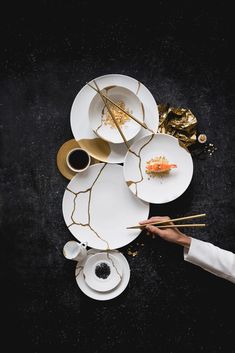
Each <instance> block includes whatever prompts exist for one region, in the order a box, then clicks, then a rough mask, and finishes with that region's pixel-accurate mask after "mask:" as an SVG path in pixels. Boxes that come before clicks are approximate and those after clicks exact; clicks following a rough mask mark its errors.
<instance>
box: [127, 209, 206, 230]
mask: <svg viewBox="0 0 235 353" xmlns="http://www.w3.org/2000/svg"><path fill="white" fill-rule="evenodd" d="M205 216H206V214H205V213H201V214H196V215H193V216H186V217H180V218H173V219H168V220H166V221H161V222H152V223H144V224H139V225H136V226H131V227H127V228H126V229H139V228H145V227H146V226H157V227H158V228H184V227H205V226H206V224H205V223H191V224H168V225H166V223H169V222H176V221H185V220H188V219H194V218H200V217H205Z"/></svg>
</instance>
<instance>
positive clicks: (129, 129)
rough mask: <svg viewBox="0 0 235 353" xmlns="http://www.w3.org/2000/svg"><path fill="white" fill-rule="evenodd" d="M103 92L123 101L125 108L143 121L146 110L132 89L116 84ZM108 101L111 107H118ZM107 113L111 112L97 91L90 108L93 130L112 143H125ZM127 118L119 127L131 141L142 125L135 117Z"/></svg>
mask: <svg viewBox="0 0 235 353" xmlns="http://www.w3.org/2000/svg"><path fill="white" fill-rule="evenodd" d="M101 92H102V93H103V94H104V95H106V96H107V97H109V98H110V99H112V100H113V101H114V102H116V103H119V104H120V102H123V103H124V104H125V108H124V109H125V110H126V111H129V113H131V114H132V115H133V116H134V117H136V118H137V119H138V120H140V121H141V122H143V118H144V116H143V114H144V112H143V109H142V103H141V101H140V100H139V98H138V97H137V95H136V94H134V93H133V92H132V91H130V90H129V89H127V88H125V87H120V86H116V87H111V88H109V89H106V88H104V89H103V90H102V91H101ZM107 103H108V104H109V107H110V108H111V109H112V108H113V109H117V108H116V107H115V106H113V105H112V104H111V103H109V102H107ZM121 113H122V112H121ZM122 114H123V113H122ZM107 115H109V112H108V110H107V108H106V107H105V104H104V102H103V100H102V98H101V97H100V95H99V94H98V93H97V94H96V95H95V96H94V98H93V99H92V101H91V104H90V108H89V118H90V124H91V127H92V129H93V131H94V132H95V133H96V134H97V135H98V136H99V137H101V138H102V139H103V140H105V141H108V142H112V143H123V138H122V136H121V135H120V132H119V131H118V129H117V127H116V126H115V125H114V123H113V121H112V120H111V122H112V125H110V124H107V122H106V117H107ZM127 119H128V120H127V121H126V122H125V123H124V124H123V125H120V124H119V127H120V129H121V130H122V133H123V135H124V136H125V138H126V140H127V141H129V140H131V139H132V138H134V137H135V136H136V135H137V134H138V132H139V131H140V128H141V126H140V125H139V124H138V123H136V122H135V121H134V120H133V119H131V118H128V116H127Z"/></svg>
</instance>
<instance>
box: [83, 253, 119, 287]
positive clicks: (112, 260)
mask: <svg viewBox="0 0 235 353" xmlns="http://www.w3.org/2000/svg"><path fill="white" fill-rule="evenodd" d="M102 264H106V265H107V266H108V268H109V271H110V274H109V275H108V276H107V278H100V277H98V276H97V275H96V269H97V266H100V265H102ZM83 273H84V276H85V281H86V283H87V284H88V286H89V287H91V288H92V289H94V290H97V291H99V292H107V291H109V290H111V289H113V288H115V287H116V286H117V285H118V284H119V283H120V282H121V280H122V267H121V265H120V263H119V261H118V260H117V259H116V257H115V256H113V255H112V254H110V253H109V252H101V253H97V254H95V255H93V256H90V257H89V258H88V259H87V261H86V263H85V266H84V268H83Z"/></svg>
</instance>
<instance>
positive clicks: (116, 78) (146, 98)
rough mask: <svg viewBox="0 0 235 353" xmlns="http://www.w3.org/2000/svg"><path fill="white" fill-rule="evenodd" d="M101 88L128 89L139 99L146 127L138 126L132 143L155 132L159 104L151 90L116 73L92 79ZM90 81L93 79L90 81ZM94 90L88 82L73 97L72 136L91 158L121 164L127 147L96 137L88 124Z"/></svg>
mask: <svg viewBox="0 0 235 353" xmlns="http://www.w3.org/2000/svg"><path fill="white" fill-rule="evenodd" d="M95 81H96V83H97V84H98V86H99V88H100V89H101V90H102V89H103V88H105V87H106V89H107V88H109V87H111V86H122V87H124V88H127V89H129V90H130V91H132V92H133V93H134V94H136V95H137V97H138V98H139V99H140V101H141V102H142V109H143V114H144V118H143V120H144V122H145V123H146V125H147V126H148V129H144V128H141V129H140V132H139V133H138V134H137V135H136V136H135V138H134V139H132V140H131V141H132V143H133V142H134V141H136V140H138V139H140V138H141V137H143V136H146V135H150V134H152V133H153V132H154V133H156V132H157V130H158V124H159V115H158V107H157V104H156V102H155V99H154V98H153V96H152V94H151V93H150V91H149V90H148V89H147V88H146V87H145V86H144V85H143V84H142V83H140V82H139V81H137V80H136V79H134V78H132V77H129V76H125V75H119V74H110V75H104V76H100V77H98V78H96V79H95ZM90 84H91V85H92V84H93V81H90ZM96 94H97V93H96V92H95V91H94V90H93V89H92V88H91V87H89V86H88V85H85V86H84V87H83V88H82V89H81V90H80V91H79V92H78V94H77V96H76V97H75V99H74V102H73V105H72V108H71V114H70V124H71V129H72V133H73V135H74V138H75V139H76V140H77V141H78V143H79V145H80V146H81V148H84V149H85V150H86V151H87V152H88V153H89V154H90V155H91V156H92V157H94V158H96V159H98V160H100V161H103V162H108V163H123V161H124V158H125V155H126V152H127V147H126V145H125V144H124V143H122V144H115V143H111V142H107V141H104V140H102V139H101V138H99V137H97V135H96V134H95V133H94V131H93V130H92V128H91V126H90V121H89V107H90V104H91V101H92V99H93V98H94V96H95V95H96Z"/></svg>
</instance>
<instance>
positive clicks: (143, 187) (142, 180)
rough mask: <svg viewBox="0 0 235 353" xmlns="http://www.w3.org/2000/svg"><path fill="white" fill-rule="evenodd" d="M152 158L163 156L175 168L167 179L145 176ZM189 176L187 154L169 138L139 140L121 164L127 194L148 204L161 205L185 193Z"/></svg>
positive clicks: (191, 169)
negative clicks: (129, 193) (130, 192)
mask: <svg viewBox="0 0 235 353" xmlns="http://www.w3.org/2000/svg"><path fill="white" fill-rule="evenodd" d="M131 151H133V152H135V154H133V153H132V152H131ZM136 154H137V156H136ZM138 156H139V157H138ZM156 156H165V157H166V159H167V160H168V161H169V162H170V163H175V164H176V165H177V168H175V169H173V170H171V171H170V172H169V174H168V175H159V176H157V177H154V178H153V177H150V176H149V175H148V174H146V172H145V167H146V163H147V161H149V160H150V159H152V158H154V157H156ZM192 176H193V161H192V157H191V154H190V153H189V152H188V151H187V150H186V149H185V148H183V147H181V146H180V145H179V141H178V139H176V138H175V137H173V136H170V135H165V134H156V135H152V136H147V137H143V138H142V139H140V140H138V141H136V142H135V143H134V144H133V145H132V146H131V148H130V151H129V152H128V153H127V155H126V158H125V161H124V177H125V180H126V182H127V184H128V186H129V188H130V190H131V191H132V192H133V193H134V194H135V195H137V196H138V197H139V198H140V199H142V200H145V201H147V202H150V203H157V204H162V203H166V202H170V201H172V200H175V199H176V198H177V197H179V196H180V195H182V194H183V192H184V191H185V190H186V189H187V187H188V186H189V184H190V182H191V179H192Z"/></svg>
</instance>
